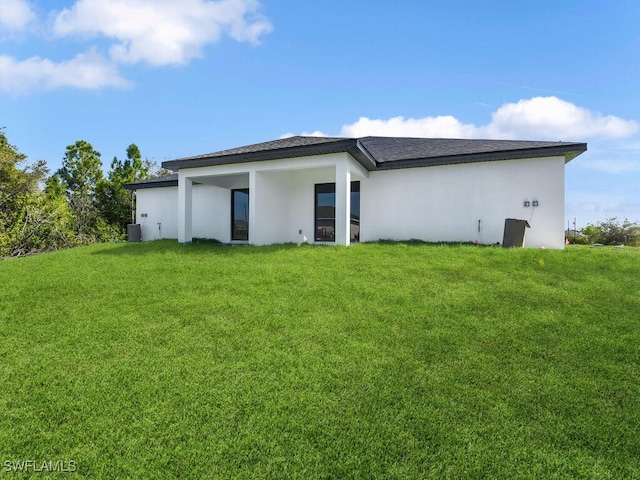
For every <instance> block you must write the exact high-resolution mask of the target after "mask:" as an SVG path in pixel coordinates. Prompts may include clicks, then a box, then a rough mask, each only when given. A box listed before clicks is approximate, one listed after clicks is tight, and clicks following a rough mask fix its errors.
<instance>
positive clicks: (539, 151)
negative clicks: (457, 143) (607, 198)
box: [377, 143, 587, 170]
mask: <svg viewBox="0 0 640 480" xmlns="http://www.w3.org/2000/svg"><path fill="white" fill-rule="evenodd" d="M586 151H587V144H586V143H571V144H567V145H566V146H565V145H558V146H552V147H534V148H526V149H516V150H501V151H497V152H478V153H465V154H461V155H446V156H440V157H430V158H416V159H409V160H394V161H389V162H379V163H378V168H377V170H396V169H400V168H417V167H436V166H442V165H454V164H461V163H477V162H495V161H501V160H519V159H523V158H542V157H556V156H557V157H564V158H565V163H568V162H570V161H571V160H573V159H574V158H576V157H577V156H578V155H580V154H581V153H584V152H586Z"/></svg>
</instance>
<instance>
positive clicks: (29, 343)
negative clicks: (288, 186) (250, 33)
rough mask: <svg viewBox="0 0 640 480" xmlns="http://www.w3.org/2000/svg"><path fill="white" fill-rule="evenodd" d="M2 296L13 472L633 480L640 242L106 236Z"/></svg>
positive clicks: (2, 430) (637, 452)
mask: <svg viewBox="0 0 640 480" xmlns="http://www.w3.org/2000/svg"><path fill="white" fill-rule="evenodd" d="M0 285H1V287H0V479H1V478H5V477H6V478H24V477H25V476H29V475H33V477H34V478H46V474H45V473H34V472H32V471H31V472H29V473H28V474H26V475H21V474H16V473H5V471H6V470H7V469H8V468H9V467H10V466H13V465H16V463H15V462H17V461H25V460H34V461H35V462H36V464H37V465H40V464H41V463H42V462H43V461H58V460H59V461H66V462H69V461H73V462H75V465H76V468H77V470H76V471H75V472H74V473H64V474H59V475H58V474H55V475H53V476H54V477H56V475H58V476H59V477H60V478H63V477H64V478H158V479H166V478H195V479H200V478H278V479H280V478H300V479H315V478H335V479H350V478H362V479H370V478H408V479H418V478H438V479H440V478H505V479H507V478H508V479H512V478H541V479H550V478H611V479H620V478H636V479H637V478H640V433H639V432H640V250H639V249H631V248H589V247H569V248H567V249H566V250H565V251H551V250H532V249H512V250H505V249H501V248H497V247H474V246H429V245H405V244H392V245H389V244H363V245H355V246H352V247H349V248H341V247H336V248H333V247H311V246H302V247H298V246H295V245H278V246H270V247H229V246H217V245H211V244H204V243H203V244H200V245H195V244H194V245H178V244H177V243H176V242H173V241H158V242H152V243H143V244H110V245H105V244H102V245H94V246H90V247H83V248H77V249H73V250H67V251H61V252H57V253H51V254H47V255H41V256H36V257H30V258H24V259H17V260H8V261H3V262H0ZM56 478H57V477H56Z"/></svg>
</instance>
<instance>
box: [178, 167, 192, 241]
mask: <svg viewBox="0 0 640 480" xmlns="http://www.w3.org/2000/svg"><path fill="white" fill-rule="evenodd" d="M192 187H193V181H192V180H191V179H190V178H184V177H183V178H179V179H178V242H180V243H191V240H192V238H193V237H192V233H191V223H192V211H193V209H192V205H193V195H192Z"/></svg>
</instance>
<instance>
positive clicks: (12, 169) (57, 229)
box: [0, 129, 75, 257]
mask: <svg viewBox="0 0 640 480" xmlns="http://www.w3.org/2000/svg"><path fill="white" fill-rule="evenodd" d="M47 173H48V169H47V167H46V163H45V162H44V161H38V162H36V163H34V164H32V165H26V156H25V155H23V154H22V153H20V152H19V151H18V149H17V148H16V147H14V146H13V145H11V144H10V143H9V141H8V140H7V137H6V135H5V133H4V129H0V257H10V256H21V255H27V254H30V253H37V252H43V251H49V250H55V249H58V248H64V247H67V246H71V245H73V244H74V243H75V238H74V235H73V232H72V231H71V228H70V218H71V212H70V211H69V208H68V205H67V203H66V200H65V199H64V198H63V197H60V196H58V197H57V198H56V197H54V196H51V197H50V196H48V195H46V194H45V193H44V192H42V190H41V189H40V184H41V183H43V182H44V180H45V178H46V175H47Z"/></svg>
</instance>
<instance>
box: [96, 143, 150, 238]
mask: <svg viewBox="0 0 640 480" xmlns="http://www.w3.org/2000/svg"><path fill="white" fill-rule="evenodd" d="M151 168H153V163H152V162H150V161H149V160H146V159H145V160H143V159H142V154H141V153H140V149H139V148H138V146H137V145H135V144H133V143H132V144H131V145H129V146H128V147H127V158H126V159H124V160H119V159H118V157H114V158H113V161H112V162H111V169H110V170H109V173H108V175H107V178H106V179H102V180H101V181H100V182H99V183H98V186H97V189H96V193H97V201H98V205H99V208H100V212H101V213H102V216H103V218H104V219H105V221H106V222H107V223H109V224H111V225H113V226H115V227H117V228H118V230H119V231H120V232H121V233H124V231H125V229H126V227H127V224H128V223H131V222H132V214H133V211H134V208H135V207H134V202H135V198H134V197H133V195H132V192H130V191H129V190H126V189H125V188H124V185H125V184H127V183H130V182H135V181H138V180H144V179H146V178H149V172H150V170H151Z"/></svg>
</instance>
